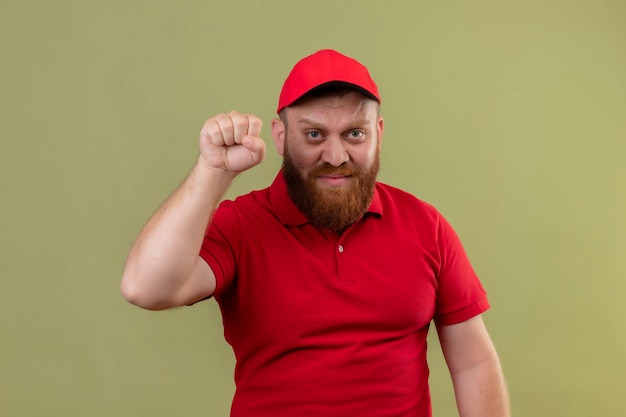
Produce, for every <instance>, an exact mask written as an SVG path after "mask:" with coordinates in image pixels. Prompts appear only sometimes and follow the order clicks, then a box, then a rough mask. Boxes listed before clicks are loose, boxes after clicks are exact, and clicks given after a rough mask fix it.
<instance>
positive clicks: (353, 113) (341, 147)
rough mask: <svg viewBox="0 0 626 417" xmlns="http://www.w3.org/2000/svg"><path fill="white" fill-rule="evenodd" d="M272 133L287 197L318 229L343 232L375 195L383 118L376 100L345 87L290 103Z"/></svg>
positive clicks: (273, 127)
mask: <svg viewBox="0 0 626 417" xmlns="http://www.w3.org/2000/svg"><path fill="white" fill-rule="evenodd" d="M283 117H284V121H281V120H277V119H275V120H274V121H273V123H272V134H273V137H274V142H275V144H276V147H277V149H278V152H279V153H280V154H281V155H283V171H284V175H285V180H286V182H287V186H288V191H289V196H290V197H291V199H292V200H293V201H294V203H295V204H296V205H297V206H298V208H299V209H300V210H301V211H302V212H303V213H304V214H305V215H307V217H308V218H309V220H310V221H311V222H312V223H313V224H314V225H316V226H317V227H319V228H323V229H328V230H333V231H336V232H339V233H340V232H342V231H343V230H345V229H346V228H347V227H349V226H350V225H351V224H353V223H354V222H356V221H357V220H358V219H359V218H360V217H361V216H362V215H363V213H365V211H366V210H367V208H368V207H369V204H370V203H371V200H372V196H373V194H374V186H375V182H376V175H377V174H378V168H379V152H380V144H381V140H382V133H383V120H382V118H381V117H380V116H379V112H378V103H376V102H375V101H373V100H370V99H368V98H366V97H365V96H363V95H361V94H359V93H356V92H350V93H348V94H345V95H342V96H329V97H323V98H315V99H310V100H307V101H304V102H302V103H299V104H298V105H295V106H292V107H289V108H288V109H286V112H285V113H284V114H283Z"/></svg>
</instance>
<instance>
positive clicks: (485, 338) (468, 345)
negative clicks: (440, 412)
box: [437, 316, 510, 417]
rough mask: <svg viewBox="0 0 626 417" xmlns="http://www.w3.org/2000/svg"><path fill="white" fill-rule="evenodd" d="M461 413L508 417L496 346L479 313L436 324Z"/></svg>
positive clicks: (472, 416) (475, 416)
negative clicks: (466, 317)
mask: <svg viewBox="0 0 626 417" xmlns="http://www.w3.org/2000/svg"><path fill="white" fill-rule="evenodd" d="M437 331H438V333H439V340H440V342H441V348H442V349H443V354H444V357H445V359H446V363H447V364H448V369H449V370H450V375H451V376H452V383H453V385H454V391H455V395H456V402H457V407H458V409H459V415H460V416H461V417H509V416H510V410H509V400H508V394H507V389H506V383H505V381H504V375H503V373H502V368H501V366H500V361H499V359H498V356H497V353H496V350H495V348H494V346H493V343H492V342H491V338H490V337H489V334H488V333H487V329H486V328H485V324H484V322H483V319H482V316H476V317H474V318H472V319H470V320H467V321H465V322H462V323H458V324H453V325H450V326H440V327H438V328H437Z"/></svg>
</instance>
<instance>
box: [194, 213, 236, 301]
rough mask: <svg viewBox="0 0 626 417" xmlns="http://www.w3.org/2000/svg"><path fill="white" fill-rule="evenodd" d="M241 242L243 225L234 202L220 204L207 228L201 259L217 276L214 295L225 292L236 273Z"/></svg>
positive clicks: (201, 249)
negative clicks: (237, 255) (237, 254)
mask: <svg viewBox="0 0 626 417" xmlns="http://www.w3.org/2000/svg"><path fill="white" fill-rule="evenodd" d="M240 241H241V225H240V222H239V221H238V218H237V214H236V211H235V209H234V207H233V205H232V202H230V201H226V202H223V203H222V204H220V206H219V207H218V208H217V209H216V210H215V212H214V213H213V216H212V218H211V222H210V224H209V226H208V227H207V230H206V232H205V235H204V240H203V242H202V246H201V248H200V257H202V259H204V260H205V261H206V263H207V264H208V265H209V267H210V268H211V270H212V271H213V274H215V281H216V288H215V293H214V295H218V294H220V293H222V292H223V291H225V289H226V288H227V287H228V286H229V285H230V283H231V282H232V280H233V277H234V276H235V273H236V252H237V249H238V248H239V242H240Z"/></svg>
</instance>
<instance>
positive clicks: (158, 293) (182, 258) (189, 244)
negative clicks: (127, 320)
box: [121, 163, 233, 308]
mask: <svg viewBox="0 0 626 417" xmlns="http://www.w3.org/2000/svg"><path fill="white" fill-rule="evenodd" d="M232 178H233V176H232V175H227V174H224V173H220V172H219V171H218V170H210V169H207V168H206V167H205V166H203V165H202V164H200V163H198V164H197V165H196V166H195V167H194V169H193V170H192V172H191V173H190V174H189V176H188V177H187V178H186V179H185V181H184V182H183V183H182V184H181V185H180V187H178V189H177V190H176V191H175V192H174V193H173V194H172V195H171V196H170V197H169V198H168V199H167V200H166V201H165V202H164V203H163V204H162V205H161V207H159V209H158V210H157V211H156V212H155V213H154V215H153V216H152V217H151V218H150V220H149V221H148V223H147V224H146V225H145V226H144V228H143V229H142V231H141V233H140V234H139V236H138V238H137V240H136V241H135V244H134V245H133V247H132V249H131V252H130V254H129V257H128V260H127V263H126V267H125V270H124V275H123V277H122V284H121V290H122V294H123V295H124V297H125V298H126V299H127V300H128V301H130V302H131V303H133V304H137V305H140V306H142V307H145V308H159V306H161V305H165V306H167V305H168V298H171V297H172V295H173V294H176V293H177V292H178V291H179V290H180V289H181V288H182V287H183V286H184V285H185V283H186V281H187V280H188V279H189V277H190V275H191V273H192V270H193V268H194V266H195V264H196V262H198V253H199V250H200V246H201V245H202V239H203V237H204V232H205V230H206V227H207V225H208V223H209V220H210V216H211V212H212V211H213V209H214V208H215V207H216V205H217V204H218V202H219V199H220V198H221V197H222V195H223V194H224V192H225V191H226V189H227V188H228V186H229V185H230V183H231V181H232Z"/></svg>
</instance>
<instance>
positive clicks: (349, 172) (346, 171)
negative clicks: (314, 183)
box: [309, 162, 361, 177]
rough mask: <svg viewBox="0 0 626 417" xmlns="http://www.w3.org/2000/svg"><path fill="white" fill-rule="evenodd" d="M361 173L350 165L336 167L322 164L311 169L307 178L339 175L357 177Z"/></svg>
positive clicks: (344, 164)
mask: <svg viewBox="0 0 626 417" xmlns="http://www.w3.org/2000/svg"><path fill="white" fill-rule="evenodd" d="M360 173H361V171H360V170H359V169H357V168H355V167H354V166H353V165H352V164H347V163H343V164H341V165H339V166H338V167H336V166H333V165H331V164H329V163H326V162H325V163H324V164H322V165H320V166H318V167H315V168H313V169H312V170H311V171H310V172H309V176H312V177H318V176H320V175H341V176H357V175H359V174H360Z"/></svg>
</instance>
